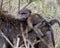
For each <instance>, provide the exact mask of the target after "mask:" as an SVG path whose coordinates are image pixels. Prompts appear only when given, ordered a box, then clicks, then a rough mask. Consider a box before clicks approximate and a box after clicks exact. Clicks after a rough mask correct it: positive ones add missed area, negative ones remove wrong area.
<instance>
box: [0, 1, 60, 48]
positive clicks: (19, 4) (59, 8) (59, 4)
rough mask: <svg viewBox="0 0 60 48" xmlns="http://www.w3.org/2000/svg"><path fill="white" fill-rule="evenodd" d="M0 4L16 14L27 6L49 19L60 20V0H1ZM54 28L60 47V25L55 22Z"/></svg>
mask: <svg viewBox="0 0 60 48" xmlns="http://www.w3.org/2000/svg"><path fill="white" fill-rule="evenodd" d="M26 5H27V6H26ZM0 6H1V8H0V9H3V10H5V11H8V12H9V13H11V14H13V15H16V14H17V12H18V10H21V9H22V8H23V7H25V6H26V7H27V8H29V9H30V10H31V11H32V13H38V14H40V15H41V16H42V17H43V18H44V19H46V20H47V21H49V20H51V19H57V20H59V21H60V0H0ZM17 17H18V16H17ZM52 29H53V33H54V38H55V42H56V48H60V27H59V25H58V24H55V25H53V26H52Z"/></svg>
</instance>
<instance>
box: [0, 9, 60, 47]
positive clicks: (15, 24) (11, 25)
mask: <svg viewBox="0 0 60 48" xmlns="http://www.w3.org/2000/svg"><path fill="white" fill-rule="evenodd" d="M18 15H19V16H20V19H16V18H14V17H12V16H11V15H6V14H5V13H4V12H2V11H0V30H1V31H2V32H3V33H4V34H5V36H6V37H7V38H8V39H9V40H10V41H11V42H12V44H13V39H14V38H16V37H17V36H18V34H19V35H20V37H21V38H22V33H21V30H20V24H22V25H23V29H24V30H25V28H26V26H29V24H28V23H27V22H28V21H29V20H28V19H29V17H31V20H30V21H31V24H32V25H33V27H34V26H36V25H37V24H39V23H41V24H40V25H39V26H38V29H40V30H41V32H42V33H43V36H42V38H45V37H47V36H48V35H50V36H49V37H51V39H52V42H53V45H54V46H55V43H54V35H53V32H52V29H51V25H53V24H54V23H55V21H54V20H52V21H50V22H47V21H46V20H45V19H44V18H43V17H42V16H40V15H39V14H31V10H29V9H25V8H24V9H22V10H20V11H19V12H18ZM27 20H28V21H27ZM59 24H60V23H59ZM29 27H30V26H29ZM32 34H34V35H33V37H32V36H31V35H32ZM28 35H29V37H30V36H31V37H32V38H29V39H33V38H34V39H35V38H36V33H35V32H34V31H33V29H31V30H30V31H29V32H28ZM34 39H33V40H34ZM37 40H39V37H37ZM46 40H47V41H48V39H46ZM4 41H5V42H4V43H5V44H6V48H12V47H11V46H10V44H9V43H8V42H7V41H6V40H5V39H4ZM22 43H23V39H21V41H20V45H21V44H22ZM47 43H49V42H47ZM43 45H44V44H43ZM40 46H42V44H41V42H40V43H38V44H37V45H36V46H35V48H37V47H38V48H40ZM41 48H47V47H41Z"/></svg>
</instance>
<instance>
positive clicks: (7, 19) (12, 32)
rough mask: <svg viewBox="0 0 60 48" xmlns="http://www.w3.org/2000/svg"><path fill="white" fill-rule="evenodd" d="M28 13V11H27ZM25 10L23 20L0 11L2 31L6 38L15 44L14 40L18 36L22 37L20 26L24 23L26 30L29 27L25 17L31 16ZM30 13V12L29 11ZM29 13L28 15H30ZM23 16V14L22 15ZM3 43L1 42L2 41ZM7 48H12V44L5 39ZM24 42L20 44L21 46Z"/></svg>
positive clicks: (0, 27)
mask: <svg viewBox="0 0 60 48" xmlns="http://www.w3.org/2000/svg"><path fill="white" fill-rule="evenodd" d="M26 12H27V10H26ZM26 12H25V10H24V12H22V15H23V16H21V19H16V18H14V17H12V16H11V15H7V14H6V13H5V12H3V11H0V30H1V31H2V32H3V33H4V34H5V36H6V37H7V38H8V39H9V40H10V41H11V43H12V44H13V39H14V38H16V37H17V36H18V34H19V35H20V36H21V35H22V33H21V30H20V24H21V23H22V25H23V27H24V30H25V27H26V25H27V23H26V20H24V15H26V16H29V14H26ZM28 12H29V13H30V11H29V10H28ZM28 12H27V13H28ZM20 14H21V13H20ZM0 41H1V40H0ZM4 41H5V44H6V48H12V47H11V46H10V44H9V43H8V42H7V41H6V40H5V39H4ZM21 43H22V41H21V42H20V44H21Z"/></svg>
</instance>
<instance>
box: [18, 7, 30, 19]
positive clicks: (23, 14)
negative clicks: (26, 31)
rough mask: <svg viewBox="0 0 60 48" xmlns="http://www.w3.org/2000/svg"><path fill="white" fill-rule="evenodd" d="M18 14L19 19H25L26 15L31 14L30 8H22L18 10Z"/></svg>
mask: <svg viewBox="0 0 60 48" xmlns="http://www.w3.org/2000/svg"><path fill="white" fill-rule="evenodd" d="M18 15H19V16H20V19H21V20H25V19H26V18H27V17H28V16H30V15H31V10H30V9H27V8H24V9H21V10H19V11H18Z"/></svg>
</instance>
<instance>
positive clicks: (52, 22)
mask: <svg viewBox="0 0 60 48" xmlns="http://www.w3.org/2000/svg"><path fill="white" fill-rule="evenodd" d="M55 23H58V24H59V26H60V22H59V21H58V20H57V19H53V20H51V21H49V24H50V25H54V24H55Z"/></svg>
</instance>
